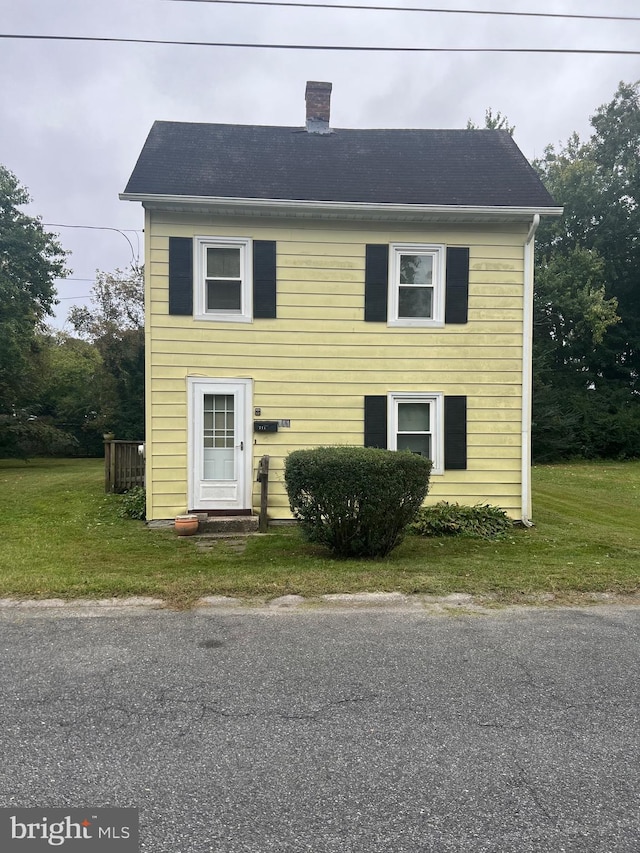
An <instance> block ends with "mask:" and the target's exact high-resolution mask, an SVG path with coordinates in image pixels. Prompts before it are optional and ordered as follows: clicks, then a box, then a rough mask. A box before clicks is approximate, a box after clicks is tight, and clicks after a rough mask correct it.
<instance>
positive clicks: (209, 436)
mask: <svg viewBox="0 0 640 853" xmlns="http://www.w3.org/2000/svg"><path fill="white" fill-rule="evenodd" d="M188 382H189V403H190V405H189V460H190V461H189V469H190V476H189V509H190V510H199V509H200V510H209V509H224V510H245V509H251V459H252V452H251V436H252V433H251V429H250V412H251V380H250V379H195V378H189V380H188Z"/></svg>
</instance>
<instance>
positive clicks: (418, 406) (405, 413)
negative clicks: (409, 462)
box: [387, 392, 444, 474]
mask: <svg viewBox="0 0 640 853" xmlns="http://www.w3.org/2000/svg"><path fill="white" fill-rule="evenodd" d="M387 405H388V423H389V436H388V441H389V449H390V450H410V451H411V452H412V453H417V454H419V455H420V456H426V457H427V458H428V459H431V461H432V462H433V473H435V474H438V473H442V471H443V469H444V462H443V459H444V424H443V395H442V394H412V393H393V392H392V393H391V394H389V395H388V404H387Z"/></svg>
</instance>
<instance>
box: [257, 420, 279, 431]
mask: <svg viewBox="0 0 640 853" xmlns="http://www.w3.org/2000/svg"><path fill="white" fill-rule="evenodd" d="M253 431H254V432H278V421H254V422H253Z"/></svg>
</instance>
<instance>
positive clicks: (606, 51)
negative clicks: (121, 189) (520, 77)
mask: <svg viewBox="0 0 640 853" xmlns="http://www.w3.org/2000/svg"><path fill="white" fill-rule="evenodd" d="M0 39H32V40H36V41H38V40H44V41H78V42H104V43H117V44H155V45H180V46H184V47H229V48H243V49H248V50H326V51H342V52H348V51H357V52H361V53H363V52H369V53H530V54H531V53H537V54H542V53H546V54H582V55H588V56H640V50H616V49H610V48H563V47H381V46H372V45H342V44H256V43H251V42H227V41H174V40H172V39H134V38H108V37H106V36H52V35H33V34H25V33H0ZM116 230H117V229H116Z"/></svg>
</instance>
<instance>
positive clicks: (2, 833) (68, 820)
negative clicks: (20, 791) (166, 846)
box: [0, 808, 139, 853]
mask: <svg viewBox="0 0 640 853" xmlns="http://www.w3.org/2000/svg"><path fill="white" fill-rule="evenodd" d="M52 849H54V850H55V849H57V850H63V851H65V853H66V852H67V851H68V853H74V852H75V853H94V851H95V853H138V849H139V848H138V810H137V809H119V808H99V809H95V808H93V809H92V808H88V809H57V808H56V809H49V808H43V809H39V808H35V809H0V850H2V851H3V853H38V852H39V851H40V852H41V851H44V850H49V851H51V850H52Z"/></svg>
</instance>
